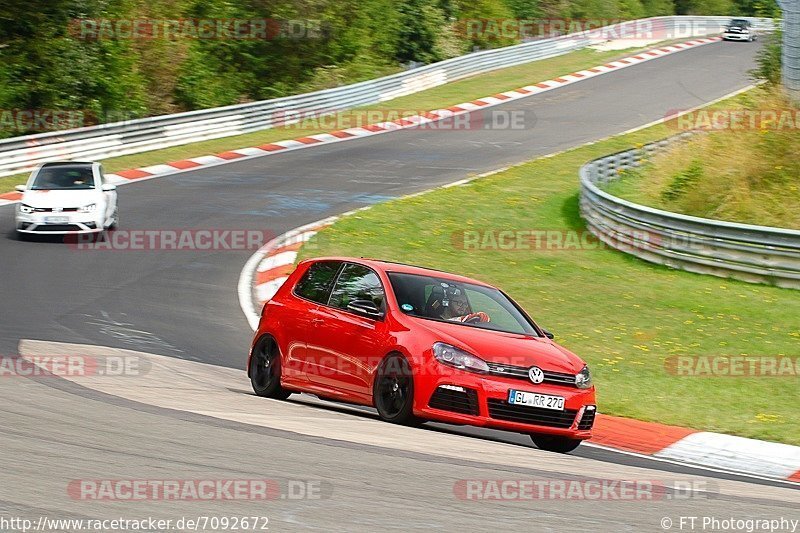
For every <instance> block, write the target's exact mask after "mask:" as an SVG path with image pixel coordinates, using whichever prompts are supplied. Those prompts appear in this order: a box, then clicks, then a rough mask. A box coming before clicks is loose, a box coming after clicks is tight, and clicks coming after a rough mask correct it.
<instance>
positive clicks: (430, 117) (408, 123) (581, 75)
mask: <svg viewBox="0 0 800 533" xmlns="http://www.w3.org/2000/svg"><path fill="white" fill-rule="evenodd" d="M720 40H721V38H720V37H704V38H699V39H692V40H691V41H686V42H683V43H677V44H673V45H669V46H663V47H660V48H654V49H652V50H648V51H645V52H640V53H638V54H636V55H633V56H629V57H624V58H622V59H618V60H617V61H612V62H610V63H606V64H604V65H598V66H596V67H592V68H589V69H586V70H579V71H577V72H573V73H571V74H566V75H563V76H559V77H557V78H553V79H551V80H546V81H542V82H539V83H536V84H533V85H528V86H525V87H521V88H519V89H515V90H511V91H506V92H502V93H498V94H495V95H493V96H487V97H484V98H479V99H477V100H472V101H471V102H464V103H462V104H458V105H454V106H450V107H448V108H446V109H436V110H433V111H429V112H427V113H422V114H420V115H415V116H412V117H406V118H401V119H398V120H394V121H391V122H380V123H377V124H371V125H368V126H364V127H358V128H348V129H344V130H337V131H332V132H330V133H320V134H316V135H309V136H306V137H299V138H297V139H289V140H285V141H276V142H274V143H267V144H262V145H259V146H253V147H249V148H239V149H236V150H229V151H227V152H222V153H219V154H215V155H205V156H200V157H193V158H190V159H182V160H180V161H172V162H170V163H165V164H160V165H151V166H147V167H141V168H135V169H130V170H123V171H120V172H117V173H115V174H107V175H106V177H107V178H108V179H109V181H110V182H111V183H114V184H116V185H123V184H127V183H132V182H136V181H142V180H148V179H153V178H158V177H162V176H167V175H170V174H176V173H179V172H187V171H191V170H197V169H200V168H208V167H213V166H217V165H224V164H227V163H230V162H232V161H238V160H245V159H250V158H255V157H263V156H266V155H271V154H275V153H282V152H287V151H291V150H301V149H303V148H308V147H310V146H318V145H321V144H331V143H335V142H342V141H348V140H352V139H358V138H361V137H366V136H370V135H379V134H382V133H388V132H391V131H397V130H402V129H409V128H414V127H417V126H419V125H421V124H427V123H430V122H436V121H438V120H442V119H446V118H450V117H453V116H457V115H461V114H464V113H469V112H471V111H475V110H476V109H486V108H489V107H493V106H497V105H501V104H505V103H508V102H509V101H512V100H517V99H520V98H527V97H529V96H533V95H536V94H540V93H543V92H547V91H550V90H552V89H557V88H559V87H564V86H565V85H570V84H573V83H577V82H580V81H583V80H586V79H589V78H593V77H595V76H601V75H603V74H607V73H609V72H614V71H617V70H620V69H623V68H627V67H630V66H633V65H637V64H639V63H644V62H646V61H651V60H653V59H657V58H659V57H663V56H666V55H670V54H674V53H676V52H681V51H684V50H687V49H690V48H697V47H698V46H703V45H706V44H711V43H715V42H717V41H720ZM21 197H22V195H21V194H20V193H18V192H11V193H6V194H0V205H5V204H9V203H15V202H17V201H19V199H20V198H21Z"/></svg>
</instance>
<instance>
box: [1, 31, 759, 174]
mask: <svg viewBox="0 0 800 533" xmlns="http://www.w3.org/2000/svg"><path fill="white" fill-rule="evenodd" d="M727 20H729V19H728V17H654V18H650V19H641V20H638V21H631V22H628V23H623V24H628V25H634V27H635V28H637V31H642V32H647V31H651V32H652V34H653V35H656V37H660V36H661V35H663V36H664V38H669V37H676V38H687V39H689V38H691V37H699V36H702V35H711V34H715V33H720V31H721V28H722V25H723V24H724V23H725V22H726V21H727ZM753 20H754V21H755V22H756V27H760V28H762V29H771V28H772V19H753ZM615 28H619V33H620V34H622V28H623V26H622V25H614V26H609V27H607V28H603V29H601V30H595V31H593V32H589V33H588V34H587V33H575V34H570V35H564V36H560V37H555V38H551V39H542V40H536V41H532V42H527V43H523V44H519V45H515V46H509V47H506V48H499V49H495V50H486V51H483V52H477V53H473V54H469V55H465V56H460V57H456V58H453V59H449V60H446V61H441V62H439V63H433V64H430V65H426V66H424V67H420V68H416V69H413V70H409V71H406V72H402V73H399V74H394V75H392V76H386V77H383V78H378V79H374V80H368V81H364V82H361V83H355V84H352V85H346V86H343V87H337V88H333V89H326V90H322V91H316V92H312V93H307V94H301V95H297V96H288V97H284V98H276V99H273V100H265V101H261V102H253V103H247V104H239V105H232V106H227V107H219V108H213V109H203V110H198V111H190V112H186V113H178V114H174V115H162V116H156V117H150V118H145V119H139V120H132V121H127V122H117V123H111V124H103V125H100V126H92V127H85V128H78V129H73V130H64V131H53V132H47V133H41V134H36V135H28V136H24V137H14V138H11V139H6V140H2V141H0V176H8V175H11V174H16V173H19V172H26V171H29V170H31V169H33V168H34V167H35V166H36V165H38V164H41V163H43V162H46V161H53V160H63V159H73V160H78V159H88V160H98V159H105V158H108V157H115V156H121V155H127V154H134V153H139V152H145V151H148V150H154V149H159V148H168V147H171V146H178V145H182V144H188V143H192V142H197V141H203V140H208V139H216V138H220V137H227V136H233V135H240V134H243V133H249V132H253V131H258V130H263V129H268V128H271V127H274V126H276V125H281V124H285V123H287V122H286V117H287V115H289V114H291V113H305V114H309V115H312V116H320V115H324V114H327V113H332V112H338V111H342V110H345V109H351V108H355V107H359V106H365V105H369V104H375V103H379V102H384V101H386V100H391V99H393V98H397V97H399V96H404V95H409V94H413V93H416V92H419V91H422V90H425V89H430V88H432V87H436V86H438V85H442V84H445V83H449V82H452V81H454V80H458V79H461V78H465V77H467V76H472V75H475V74H480V73H484V72H489V71H492V70H495V69H499V68H505V67H510V66H514V65H519V64H522V63H527V62H531V61H536V60H540V59H545V58H549V57H553V56H557V55H561V54H564V53H567V52H570V51H572V50H577V49H580V48H585V47H586V46H589V45H591V44H597V43H600V42H603V41H605V40H608V38H609V36H613V35H614V29H615Z"/></svg>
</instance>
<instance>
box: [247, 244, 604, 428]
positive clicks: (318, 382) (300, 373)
mask: <svg viewBox="0 0 800 533" xmlns="http://www.w3.org/2000/svg"><path fill="white" fill-rule="evenodd" d="M317 261H342V262H347V263H355V264H359V265H363V266H366V267H369V268H371V269H372V270H374V271H375V272H376V273H377V274H378V276H379V278H380V281H381V283H382V284H383V288H384V290H385V298H386V314H385V317H384V318H383V319H382V320H374V319H371V318H365V317H362V316H359V315H356V314H354V313H351V312H349V311H345V310H341V309H338V308H334V307H329V306H327V305H322V304H318V303H315V302H312V301H309V300H306V299H303V298H301V297H299V296H297V295H296V294H294V292H293V289H294V287H295V285H296V284H297V282H298V281H299V280H300V279H301V277H302V276H303V274H305V272H306V271H307V270H308V268H309V267H310V266H311V265H312V264H313V263H315V262H317ZM395 272H396V273H407V274H419V275H425V276H434V277H438V278H445V279H447V280H452V281H455V282H461V283H471V284H474V285H481V286H484V287H491V286H490V285H487V284H485V283H483V282H480V281H476V280H473V279H470V278H465V277H462V276H456V275H453V274H447V273H443V272H439V271H435V270H429V269H424V268H420V267H413V266H408V265H401V264H396V263H388V262H383V261H377V260H366V259H355V258H348V257H326V258H317V259H312V260H307V261H303V262H301V263H300V264H299V265H298V266H297V268H296V269H295V271H294V272H293V273H292V274H291V275H290V276H289V278H288V279H287V280H286V282H285V283H284V284H283V285H282V286H281V288H280V289H279V290H278V291H277V293H276V294H275V296H274V297H273V298H272V299H271V300H270V301H268V302H267V303H266V304H265V306H264V309H263V312H262V316H261V320H260V323H259V326H258V329H257V331H256V334H255V337H254V340H253V346H255V345H256V343H257V342H258V341H259V340H260V339H261V338H262V337H263V336H264V335H271V336H272V337H273V338H274V339H275V340H276V342H277V345H278V347H279V350H280V357H281V363H280V364H281V385H282V386H283V387H284V388H285V389H287V390H291V391H296V392H308V393H311V394H316V395H318V396H320V397H322V398H327V399H333V400H337V401H344V402H349V403H356V404H363V405H372V404H373V400H372V386H373V380H374V377H375V374H376V370H377V368H378V365H379V363H380V362H381V361H382V360H383V358H384V357H385V356H386V355H388V354H390V353H401V354H402V355H403V356H405V358H406V359H407V360H408V361H409V363H410V364H411V367H412V370H413V375H414V409H413V412H414V414H415V415H417V416H419V417H421V418H424V419H427V420H436V421H441V422H447V423H454V424H466V425H474V426H484V427H491V428H497V429H504V430H510V431H517V432H521V433H541V434H550V435H560V436H565V437H570V438H573V439H588V438H589V437H591V429H578V423H579V422H580V417H579V416H576V417H575V420H574V422H573V423H572V424H571V425H569V427H550V426H546V425H537V424H530V423H527V422H518V421H511V420H503V419H498V418H493V417H492V416H490V413H489V408H488V402H489V400H494V401H499V402H505V401H506V400H507V399H508V395H509V390H510V389H514V390H522V391H529V392H536V393H541V394H549V395H554V396H561V397H564V398H565V404H564V409H565V410H570V411H577V412H578V415H580V414H582V413H583V410H582V408H584V407H586V406H594V405H595V388H594V386H592V387H591V388H588V389H579V388H577V387H575V386H565V385H562V384H553V383H540V384H536V385H534V384H533V383H532V382H531V381H528V380H524V379H519V378H515V377H507V376H499V375H495V374H480V373H475V372H470V371H466V370H459V369H457V368H454V367H450V366H447V365H444V364H442V363H439V362H438V361H437V360H436V359H435V358H434V356H433V352H432V346H433V344H434V343H436V342H444V343H447V344H451V345H454V346H456V347H458V348H461V349H463V350H466V351H468V352H470V353H472V354H474V355H476V356H478V357H480V358H482V359H483V360H485V361H487V362H492V363H498V364H501V365H513V366H516V367H530V366H538V367H539V368H541V369H542V370H543V371H545V372H555V373H563V374H577V373H578V372H579V371H580V370H581V369H582V368H583V367H584V366H585V363H584V362H583V361H582V360H581V359H580V358H579V357H578V356H576V355H575V354H573V353H572V352H570V351H569V350H567V349H565V348H563V347H561V346H559V345H558V344H556V343H555V342H553V341H552V340H550V339H548V338H546V337H545V336H541V337H532V336H530V335H521V334H514V333H504V332H500V331H492V330H486V329H481V328H476V327H469V326H465V325H463V324H457V323H447V322H439V321H434V320H429V319H425V318H420V317H414V316H410V315H407V314H405V313H403V312H402V311H401V310H400V308H399V304H398V302H397V300H396V298H395V295H394V291H393V289H392V285H391V283H390V280H389V277H388V273H395ZM536 329H537V330H540V328H539V327H538V326H536ZM540 331H542V330H540ZM251 353H252V350H251ZM247 368H250V361H249V358H248V365H247ZM440 385H448V386H456V387H465V388H468V389H473V390H475V391H477V394H478V413H477V415H472V414H463V413H457V412H453V411H448V410H442V409H436V408H432V407H430V406H429V405H428V402H429V400H430V398H431V396H432V395H433V393H434V392H435V391H436V390H437V388H438V387H439V386H440Z"/></svg>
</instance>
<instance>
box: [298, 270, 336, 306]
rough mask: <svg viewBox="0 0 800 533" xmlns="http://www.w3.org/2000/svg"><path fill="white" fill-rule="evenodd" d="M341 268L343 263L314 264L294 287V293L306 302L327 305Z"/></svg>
mask: <svg viewBox="0 0 800 533" xmlns="http://www.w3.org/2000/svg"><path fill="white" fill-rule="evenodd" d="M341 266H342V262H341V261H319V262H317V263H314V264H313V265H311V266H310V267H308V270H306V273H305V274H303V277H301V278H300V281H298V282H297V285H295V287H294V293H295V294H296V295H297V296H300V297H301V298H305V299H306V300H311V301H312V302H317V303H321V304H327V303H328V298H329V297H330V294H331V288H332V287H333V282H334V281H336V274H337V273H338V272H339V268H340V267H341Z"/></svg>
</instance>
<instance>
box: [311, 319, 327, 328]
mask: <svg viewBox="0 0 800 533" xmlns="http://www.w3.org/2000/svg"><path fill="white" fill-rule="evenodd" d="M323 322H325V321H324V320H322V319H321V318H312V319H311V325H312V326H317V325H319V324H322V323H323Z"/></svg>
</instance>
